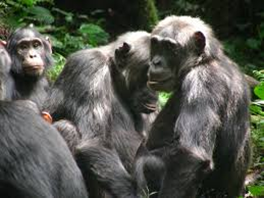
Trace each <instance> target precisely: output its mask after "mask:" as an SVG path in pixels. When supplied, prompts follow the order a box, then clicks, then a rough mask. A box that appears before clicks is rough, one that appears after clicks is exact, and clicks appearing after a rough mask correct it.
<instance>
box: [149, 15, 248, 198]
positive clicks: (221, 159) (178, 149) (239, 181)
mask: <svg viewBox="0 0 264 198" xmlns="http://www.w3.org/2000/svg"><path fill="white" fill-rule="evenodd" d="M150 59H151V61H150V67H149V71H148V85H149V87H150V88H152V89H153V90H156V91H169V92H171V91H172V92H173V95H172V97H171V98H170V99H169V101H168V102H167V104H166V105H165V107H164V109H163V110H162V111H161V112H160V113H159V115H158V116H157V118H156V120H155V121H154V123H153V126H152V129H151V130H150V133H149V139H148V141H147V143H146V146H147V148H148V149H149V150H150V152H152V153H153V154H154V156H157V157H161V158H162V159H163V161H164V163H165V169H166V173H165V175H164V179H163V181H162V185H161V189H160V192H159V197H161V198H169V197H177V198H187V197H188V198H192V197H203V198H207V197H210V198H212V197H216V198H217V197H221V198H222V197H227V198H235V197H238V196H239V195H240V193H241V189H242V188H243V183H244V179H245V175H246V172H247V169H248V166H249V162H250V142H249V136H250V134H249V132H250V131H249V130H250V129H249V109H248V106H249V101H250V96H249V91H248V86H247V83H246V81H245V79H244V75H242V73H241V72H240V71H239V68H238V66H237V65H236V64H235V63H234V62H233V61H232V60H230V59H229V58H228V57H227V56H226V55H225V54H224V53H223V50H222V46H221V44H220V42H219V41H218V40H217V39H216V38H215V36H214V35H213V32H212V30H211V28H210V27H209V26H208V25H206V24H205V23H204V22H203V21H201V20H200V19H199V18H192V17H189V16H170V17H167V18H165V19H164V20H162V21H160V22H159V23H158V25H157V26H156V27H155V28H154V30H153V31H152V36H151V58H150Z"/></svg>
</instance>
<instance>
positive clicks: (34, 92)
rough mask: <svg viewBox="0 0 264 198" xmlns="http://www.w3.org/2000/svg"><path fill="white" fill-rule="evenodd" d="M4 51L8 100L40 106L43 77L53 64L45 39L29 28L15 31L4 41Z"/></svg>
mask: <svg viewBox="0 0 264 198" xmlns="http://www.w3.org/2000/svg"><path fill="white" fill-rule="evenodd" d="M7 51H8V53H9V54H10V57H11V60H12V65H11V71H10V77H11V78H12V79H13V81H14V83H13V84H14V86H13V88H9V89H11V90H9V91H10V92H11V94H10V95H11V99H29V100H32V101H33V102H35V103H36V104H37V105H38V106H39V107H41V106H42V104H43V102H44V100H45V98H46V95H47V89H48V87H49V83H48V81H47V79H46V77H45V76H44V74H45V71H46V70H47V68H49V67H50V66H52V64H53V59H52V56H51V53H52V51H51V45H50V42H49V40H48V39H47V38H44V36H43V35H41V34H40V33H39V32H38V31H37V30H35V29H34V28H33V27H26V28H19V29H17V30H15V31H14V32H13V33H12V34H11V35H10V37H9V38H8V40H7Z"/></svg>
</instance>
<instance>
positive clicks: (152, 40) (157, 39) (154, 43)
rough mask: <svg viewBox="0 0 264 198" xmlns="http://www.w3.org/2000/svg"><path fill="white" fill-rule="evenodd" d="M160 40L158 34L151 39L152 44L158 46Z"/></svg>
mask: <svg viewBox="0 0 264 198" xmlns="http://www.w3.org/2000/svg"><path fill="white" fill-rule="evenodd" d="M158 42H159V38H158V36H152V37H151V39H150V45H151V46H156V45H157V44H158Z"/></svg>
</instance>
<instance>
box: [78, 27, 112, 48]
mask: <svg viewBox="0 0 264 198" xmlns="http://www.w3.org/2000/svg"><path fill="white" fill-rule="evenodd" d="M79 33H80V34H81V35H83V36H84V37H87V39H88V41H89V43H90V44H91V45H92V46H97V45H100V44H104V43H107V41H108V39H109V34H108V33H107V32H105V31H104V30H103V29H102V28H101V27H100V26H98V25H95V24H91V23H90V24H82V25H81V26H80V28H79Z"/></svg>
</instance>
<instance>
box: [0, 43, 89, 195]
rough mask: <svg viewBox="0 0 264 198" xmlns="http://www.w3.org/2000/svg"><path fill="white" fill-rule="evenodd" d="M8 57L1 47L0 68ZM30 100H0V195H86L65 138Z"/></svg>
mask: <svg viewBox="0 0 264 198" xmlns="http://www.w3.org/2000/svg"><path fill="white" fill-rule="evenodd" d="M8 59H9V58H8V54H7V53H6V51H5V50H4V48H2V49H1V53H0V68H1V69H2V68H8V67H10V65H9V63H10V62H9V61H8ZM1 80H2V78H1V79H0V81H1ZM32 104H33V105H31V104H30V103H27V105H25V101H15V102H14V101H11V102H10V101H0V120H1V122H0V136H1V138H0V151H1V159H0V197H6V198H14V197H16V198H25V197H27V198H44V197H64V198H73V197H77V198H87V197H88V194H87V190H86V188H85V184H84V180H83V177H82V174H81V172H80V169H79V168H78V166H77V164H76V162H75V161H74V159H73V157H72V155H71V153H70V151H69V149H68V148H67V145H66V143H65V141H64V140H63V138H62V137H61V136H60V135H59V133H58V132H57V131H56V130H55V128H54V127H52V126H51V125H50V124H48V123H47V122H45V121H44V120H43V119H41V117H40V116H38V115H37V114H36V113H35V112H34V111H35V110H34V109H35V107H34V103H32ZM28 106H32V107H33V108H32V110H31V108H28Z"/></svg>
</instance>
